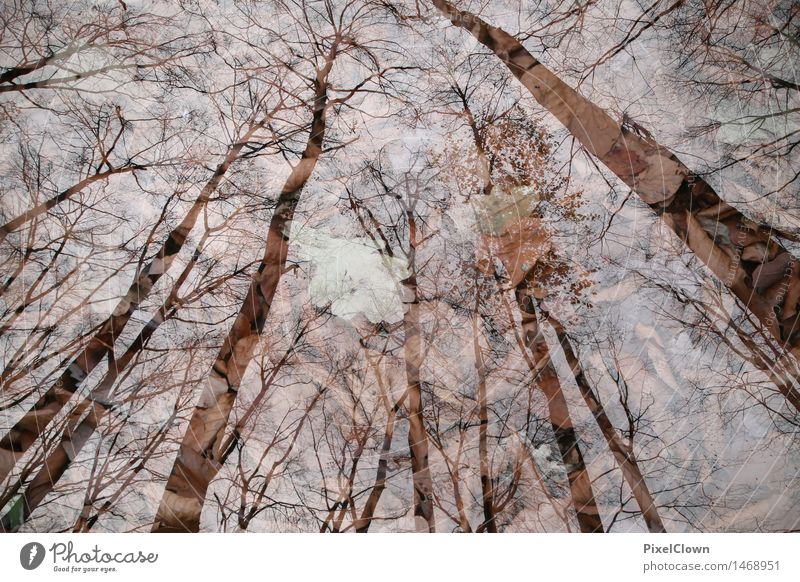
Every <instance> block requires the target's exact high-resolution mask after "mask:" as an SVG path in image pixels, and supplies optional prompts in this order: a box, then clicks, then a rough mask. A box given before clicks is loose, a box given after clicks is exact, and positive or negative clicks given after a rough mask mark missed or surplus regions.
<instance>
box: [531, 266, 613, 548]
mask: <svg viewBox="0 0 800 582" xmlns="http://www.w3.org/2000/svg"><path fill="white" fill-rule="evenodd" d="M530 273H531V272H529V276H528V277H527V278H526V280H525V281H523V282H522V283H520V284H519V285H518V286H517V288H516V297H517V303H518V304H519V307H520V313H521V316H522V332H523V336H524V341H525V345H526V346H527V348H528V350H530V352H531V354H532V355H533V364H534V366H533V368H532V371H533V372H534V374H535V378H534V381H536V382H537V383H538V385H539V386H540V387H541V389H542V392H543V393H544V395H545V398H547V406H548V410H549V413H550V423H551V424H552V427H553V433H555V437H556V444H557V445H558V450H559V452H560V453H561V458H562V460H563V463H564V468H565V470H566V471H567V479H568V480H569V486H570V491H571V493H572V504H573V507H574V508H575V513H576V514H577V517H578V524H579V525H580V528H581V531H582V532H592V533H602V532H603V531H604V530H603V522H602V520H601V519H600V513H599V511H598V508H597V503H596V501H595V498H594V491H593V489H592V481H591V479H590V477H589V472H588V471H587V469H586V464H585V463H584V461H583V455H582V454H581V449H580V446H579V444H578V439H577V436H576V434H575V428H574V427H573V425H572V418H571V417H570V413H569V407H568V406H567V400H566V398H565V397H564V392H563V391H562V390H561V382H560V381H559V379H558V374H557V373H556V371H555V368H554V367H553V363H552V361H551V359H550V350H549V348H548V346H547V341H546V340H545V338H544V336H543V335H542V333H541V330H540V326H539V322H538V319H537V315H536V308H535V298H534V296H533V288H532V286H531V285H530V281H529V280H530V278H531V274H530Z"/></svg>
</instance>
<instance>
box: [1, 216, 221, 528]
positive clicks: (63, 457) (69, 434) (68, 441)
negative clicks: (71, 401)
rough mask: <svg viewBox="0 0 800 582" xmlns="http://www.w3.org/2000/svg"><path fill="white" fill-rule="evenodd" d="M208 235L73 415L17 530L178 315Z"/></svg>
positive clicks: (32, 487) (30, 488)
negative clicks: (120, 381)
mask: <svg viewBox="0 0 800 582" xmlns="http://www.w3.org/2000/svg"><path fill="white" fill-rule="evenodd" d="M208 234H209V231H206V233H205V234H204V235H203V238H202V239H201V240H200V242H199V243H198V245H197V249H195V252H194V254H193V255H192V259H191V260H190V261H189V262H188V263H187V264H186V266H185V267H184V269H183V271H182V272H181V274H180V276H179V277H178V278H177V279H176V281H175V283H174V285H173V287H172V289H171V290H170V293H169V295H168V297H167V299H166V300H165V301H164V303H163V304H162V305H161V307H160V308H159V309H158V311H156V313H155V315H153V317H152V318H151V319H150V321H149V322H148V323H147V324H146V325H145V326H144V327H143V328H142V331H141V333H140V334H139V335H138V336H137V337H136V339H135V340H134V341H133V342H132V343H131V345H130V346H128V349H127V350H126V351H125V353H124V354H123V355H122V356H121V357H120V358H116V359H114V361H113V362H112V365H110V366H109V369H108V371H107V372H106V374H105V376H104V377H103V379H102V380H101V381H100V383H99V384H98V385H97V386H96V387H95V388H94V389H92V391H91V393H90V394H89V395H88V396H87V397H86V398H85V399H84V400H83V402H81V403H80V404H79V405H78V406H76V407H75V409H74V410H73V411H72V412H70V415H69V417H68V418H67V423H66V428H65V429H64V434H63V435H62V437H61V441H60V442H59V444H58V445H57V447H56V448H55V449H54V450H53V451H51V452H50V453H49V454H48V455H47V457H46V458H45V460H44V465H43V466H42V468H41V469H40V470H39V472H38V473H37V474H36V476H35V477H34V478H33V480H32V481H31V482H30V483H29V484H28V485H27V487H26V488H25V493H24V495H23V507H22V513H21V516H20V517H21V518H20V520H19V523H17V524H16V527H15V528H14V529H16V528H18V527H19V526H20V525H22V523H24V522H25V521H27V520H28V518H29V517H30V515H31V514H32V513H33V511H34V510H35V509H36V508H37V507H38V506H39V504H40V503H41V502H42V501H43V500H44V498H45V497H46V496H47V495H48V494H49V493H50V492H51V491H52V490H53V489H54V488H55V486H56V484H57V483H58V481H59V479H61V477H62V476H63V475H64V473H65V472H66V471H67V469H68V468H69V466H70V464H71V463H72V461H73V459H75V457H76V456H78V454H79V453H80V452H81V450H82V449H83V447H84V445H85V444H86V443H87V442H88V441H89V439H90V438H91V436H92V435H93V434H94V431H95V430H96V429H97V427H98V426H99V425H100V423H101V422H102V420H103V418H104V417H105V415H106V413H107V412H108V410H109V409H110V407H111V406H112V402H111V398H112V392H113V391H112V388H113V386H114V383H115V382H116V380H117V378H119V376H120V374H122V372H124V371H125V370H126V369H127V367H128V366H129V365H130V363H131V362H132V361H133V359H134V358H135V357H136V356H137V355H138V354H139V353H140V352H141V351H142V350H143V349H144V347H145V346H146V345H147V344H148V342H149V341H150V338H151V337H153V334H154V333H155V332H156V330H157V329H158V328H159V327H160V326H161V325H162V324H163V323H165V322H166V321H168V320H169V319H170V318H172V317H173V316H174V315H175V314H176V313H177V312H178V307H179V306H180V304H181V302H180V299H179V295H178V294H179V292H180V288H181V287H182V286H183V284H184V283H185V282H186V279H187V278H188V277H189V275H190V274H191V272H192V270H193V269H194V267H195V265H196V264H197V261H198V260H199V259H200V256H201V254H202V251H203V248H204V247H205V243H206V241H207V238H208ZM226 279H227V278H226ZM221 282H222V281H216V282H214V284H212V285H211V286H210V288H214V287H218V286H219V284H220V283H221ZM88 409H91V410H90V412H89V413H88V414H87V415H86V416H85V417H84V413H85V412H86V411H87V410H88ZM21 485H22V483H20V486H21ZM10 529H11V528H10V524H9V523H7V520H6V519H4V520H3V522H2V523H0V531H10Z"/></svg>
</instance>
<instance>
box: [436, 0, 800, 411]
mask: <svg viewBox="0 0 800 582" xmlns="http://www.w3.org/2000/svg"><path fill="white" fill-rule="evenodd" d="M431 2H432V4H433V5H434V6H435V7H436V8H437V9H438V10H439V11H440V12H441V13H442V14H443V15H444V16H445V17H447V18H448V19H449V20H450V21H451V22H452V23H453V25H455V26H457V27H460V28H463V29H464V30H466V31H468V32H469V33H471V34H472V35H473V36H474V37H475V38H476V39H477V40H478V41H479V42H480V43H481V44H483V45H484V46H485V47H486V48H488V49H489V50H491V51H492V52H494V53H495V54H496V55H497V56H498V58H499V59H500V60H501V61H502V62H503V63H504V64H505V65H506V66H507V67H508V68H509V69H510V71H511V72H512V73H513V74H514V76H515V77H517V79H519V81H520V82H521V83H522V84H523V85H524V86H525V88H526V89H528V91H529V92H530V93H531V95H532V96H533V97H534V98H535V99H536V101H537V102H538V103H539V104H540V105H541V106H542V107H544V108H545V109H546V110H548V111H549V112H550V113H552V114H553V115H554V116H555V117H556V118H557V119H558V120H559V121H560V122H561V123H562V124H563V125H564V126H565V127H566V128H567V129H568V130H569V131H570V133H571V134H572V135H573V136H574V137H575V139H577V140H578V142H579V143H580V144H581V145H583V146H584V147H585V148H586V149H587V150H588V151H589V152H590V153H591V154H593V155H594V156H596V157H597V158H598V159H599V160H600V161H601V162H602V163H603V164H604V165H605V166H606V167H607V168H608V169H609V170H611V171H612V172H613V173H614V174H616V175H617V177H619V179H620V180H622V181H623V182H624V183H625V184H627V185H628V186H629V187H630V188H631V189H632V190H633V191H635V192H636V193H637V194H638V195H639V197H640V198H641V200H642V201H644V202H645V203H646V204H648V205H649V206H650V207H651V208H652V209H653V210H654V211H655V212H656V214H657V215H659V216H660V217H661V218H662V219H663V220H664V222H665V223H666V224H667V225H668V226H669V227H670V228H671V229H672V230H673V231H674V232H675V234H676V235H678V237H680V239H681V240H683V241H684V242H685V244H686V245H687V246H688V247H689V249H690V250H691V251H692V252H693V253H694V254H695V255H696V256H697V258H698V259H700V260H701V261H703V263H705V265H706V266H707V267H708V268H709V269H710V270H711V271H712V272H713V273H714V274H715V275H716V276H717V277H718V278H719V279H720V280H721V281H722V283H723V284H724V285H725V286H726V287H727V288H728V289H730V290H731V292H732V293H733V294H734V295H735V296H736V297H738V298H739V299H740V300H741V301H742V303H743V304H744V305H745V306H746V307H747V309H749V310H750V312H752V313H753V314H754V315H755V316H756V317H757V319H758V320H759V322H760V323H761V324H762V325H763V326H764V327H765V328H766V329H767V330H768V331H769V334H770V335H771V336H772V337H773V338H774V340H775V341H776V342H777V344H778V347H777V350H776V351H777V352H778V353H777V356H776V357H777V358H779V359H780V358H789V359H790V360H792V364H793V366H792V372H791V373H790V374H791V377H792V379H793V380H794V381H797V379H798V378H799V377H800V373H798V371H797V370H798V368H797V361H798V359H800V309H799V307H800V306H799V305H798V301H800V296H799V295H798V291H800V269H797V268H795V267H796V265H797V262H798V260H797V259H796V258H795V257H793V256H792V255H791V254H790V253H789V252H788V251H787V250H786V249H785V248H784V247H783V246H782V245H781V244H780V243H779V242H778V241H777V240H776V239H775V238H774V237H772V236H770V232H769V229H768V228H763V227H761V226H760V225H758V224H756V223H755V222H753V221H751V220H749V219H747V218H746V217H745V216H743V215H742V214H741V213H740V212H739V211H738V210H736V209H735V208H733V207H732V206H730V205H728V204H727V203H725V202H724V201H723V200H722V199H721V198H720V197H719V196H718V195H717V193H716V192H715V191H714V189H713V188H712V187H711V186H710V185H709V184H708V183H707V182H706V181H705V180H703V178H702V177H700V176H698V175H697V174H694V173H692V172H691V171H690V170H689V169H688V168H687V167H686V166H685V165H684V164H683V163H682V162H681V161H680V160H678V158H677V157H676V156H675V155H674V154H673V153H672V152H670V151H669V150H667V149H666V148H664V147H663V146H661V145H659V144H658V143H656V142H655V141H654V140H653V139H652V138H650V137H643V136H642V135H639V134H638V133H635V132H634V131H632V130H630V129H628V128H627V127H625V126H624V125H622V124H621V123H619V122H617V121H615V120H614V119H612V118H611V117H610V116H609V115H608V114H607V113H606V112H605V111H604V110H603V109H601V108H600V107H598V106H597V105H595V104H594V103H592V102H591V101H589V100H588V99H585V98H584V97H582V96H581V95H579V94H578V93H577V92H576V91H575V90H574V89H572V88H571V87H569V86H568V85H566V84H565V83H564V82H563V81H561V79H559V78H558V77H557V76H556V75H555V74H553V73H552V72H551V71H550V70H549V69H547V68H546V67H545V66H544V65H542V64H541V63H540V62H539V61H537V60H536V59H535V58H534V57H533V56H532V55H531V54H530V53H529V52H528V51H527V50H526V49H525V47H524V46H522V44H521V43H520V42H519V41H518V40H517V39H515V38H514V37H512V36H511V35H509V34H508V33H506V32H505V31H503V30H501V29H499V28H497V27H494V26H491V25H489V24H488V23H487V22H485V21H483V20H482V19H480V18H478V17H477V16H475V15H474V14H471V13H470V12H466V11H461V10H458V9H457V8H455V7H454V6H453V5H452V4H451V3H450V2H447V0H431ZM778 387H779V389H780V390H781V392H782V393H783V394H784V395H785V396H786V397H787V399H788V400H789V401H790V403H791V404H792V405H793V406H794V407H795V408H798V407H799V406H800V396H798V391H797V389H796V388H794V387H793V386H792V385H791V383H790V382H782V383H780V384H779V385H778ZM798 409H800V408H798Z"/></svg>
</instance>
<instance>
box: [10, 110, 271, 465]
mask: <svg viewBox="0 0 800 582" xmlns="http://www.w3.org/2000/svg"><path fill="white" fill-rule="evenodd" d="M258 127H260V124H256V123H254V124H253V125H252V126H251V127H250V129H249V131H248V132H247V133H246V134H245V135H244V136H243V138H242V139H241V140H240V141H239V142H238V143H236V144H234V145H232V146H231V147H230V148H229V149H228V152H227V154H226V155H225V159H224V160H223V161H222V162H221V163H220V164H219V165H218V166H217V169H216V171H215V172H214V175H213V176H212V178H211V179H210V180H209V181H208V182H207V183H206V184H205V186H204V187H203V189H202V191H201V192H200V195H199V196H198V198H197V199H196V200H195V202H194V204H193V205H192V207H191V209H190V210H189V212H188V213H187V214H186V216H184V218H183V220H182V221H181V223H180V224H179V225H178V226H177V227H176V228H175V229H174V230H172V232H170V233H169V236H168V237H167V240H166V241H165V242H164V244H163V246H162V247H161V248H160V249H159V251H158V253H157V254H156V256H155V258H154V259H153V260H152V261H150V263H148V264H147V265H146V266H145V267H144V268H142V269H141V270H140V271H139V272H138V273H137V275H136V278H135V279H134V281H133V283H132V284H131V286H130V288H129V289H128V292H127V293H126V294H125V296H124V297H123V298H122V299H121V300H120V302H119V303H118V304H117V306H116V308H115V309H114V311H113V312H112V314H111V315H110V316H109V318H108V319H107V320H106V321H105V322H103V324H102V326H101V328H100V330H99V331H98V332H97V333H96V334H95V335H94V336H93V337H92V338H91V339H89V341H88V342H87V343H86V347H85V348H84V349H83V350H81V352H80V353H79V354H78V355H77V356H76V357H75V358H74V359H73V360H72V361H71V362H70V364H69V365H68V366H67V368H66V369H65V370H64V372H63V373H62V374H61V376H60V377H59V379H58V380H56V382H55V383H54V384H53V385H52V386H51V387H50V388H49V389H48V390H47V391H46V392H45V393H44V394H43V395H42V396H41V397H40V398H39V400H37V401H36V403H35V404H34V405H33V407H32V408H31V409H30V410H28V412H27V413H26V414H25V415H24V416H23V417H22V418H21V419H20V420H19V421H18V422H17V423H16V424H15V425H14V426H13V427H12V428H11V430H10V431H9V432H8V434H6V435H5V436H4V437H3V438H2V439H1V440H0V480H2V479H4V478H5V477H7V476H8V474H9V472H10V471H11V470H12V469H13V467H14V465H15V464H16V462H17V460H18V459H19V458H20V457H21V456H23V455H24V454H25V452H26V451H27V450H28V448H29V447H30V446H31V445H32V444H33V443H34V442H35V441H36V439H37V438H38V437H39V435H40V434H42V431H44V429H45V428H46V427H47V425H48V424H49V423H50V421H51V420H52V419H53V417H55V416H56V414H58V412H59V411H60V410H61V409H62V408H63V407H64V406H65V405H66V404H67V402H69V400H70V399H71V398H72V395H73V394H75V392H76V391H77V390H78V388H79V387H80V386H81V384H82V383H83V381H84V379H86V377H87V376H88V375H89V374H90V373H91V372H92V370H94V368H95V367H96V366H97V364H99V363H100V362H101V361H102V360H103V358H105V357H106V356H107V355H108V354H109V353H111V352H112V351H113V349H114V342H115V341H116V339H117V337H118V336H119V335H120V334H121V333H122V331H123V330H124V328H125V326H126V325H127V323H128V321H130V318H131V316H132V315H133V314H134V312H135V311H136V310H137V309H138V307H139V305H140V304H141V302H142V301H144V300H145V299H146V298H147V297H148V296H149V295H150V291H151V290H152V288H153V286H154V285H155V284H156V282H157V281H158V280H159V279H160V278H161V276H162V275H163V274H164V273H166V272H167V271H168V270H169V268H170V266H171V265H172V263H173V261H174V260H175V257H176V256H177V255H178V253H179V252H180V251H181V249H182V248H183V244H184V243H185V242H186V238H187V237H188V236H189V232H190V231H191V230H192V228H193V227H194V225H195V223H196V222H197V219H198V217H199V216H200V213H201V211H202V210H203V208H205V205H206V204H207V203H208V200H209V198H210V197H211V194H212V193H213V192H214V191H215V190H216V189H217V187H218V186H219V184H220V183H221V182H222V178H223V176H224V175H225V173H226V172H227V171H228V169H229V168H230V166H231V164H232V163H233V162H234V161H235V160H236V159H237V158H238V157H239V153H240V152H241V150H242V148H243V147H244V145H245V144H246V143H247V141H248V140H249V139H250V137H251V136H252V135H253V133H255V131H256V130H257V129H258Z"/></svg>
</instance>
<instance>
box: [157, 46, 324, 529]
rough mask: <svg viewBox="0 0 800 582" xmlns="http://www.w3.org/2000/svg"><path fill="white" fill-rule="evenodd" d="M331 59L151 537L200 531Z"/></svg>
mask: <svg viewBox="0 0 800 582" xmlns="http://www.w3.org/2000/svg"><path fill="white" fill-rule="evenodd" d="M335 58H336V48H335V45H334V48H333V49H332V50H331V52H330V53H329V55H328V58H327V62H326V63H325V66H324V67H323V68H322V69H320V70H318V72H317V77H316V80H315V96H314V104H313V110H314V114H313V120H312V123H311V131H310V135H309V138H308V141H307V143H306V148H305V150H304V151H303V155H302V157H301V158H300V161H299V162H298V163H297V165H296V166H295V167H294V168H293V169H292V172H291V173H290V175H289V177H288V179H287V180H286V183H285V184H284V185H283V189H282V190H281V193H280V195H279V196H278V201H277V205H276V207H275V211H274V212H273V215H272V219H271V220H270V224H269V230H268V232H267V244H266V249H265V252H264V257H263V259H262V260H261V264H260V265H259V268H258V272H257V274H256V275H255V276H254V277H253V281H252V282H251V284H250V287H249V289H248V291H247V295H246V296H245V299H244V302H243V303H242V306H241V308H240V310H239V313H238V315H237V316H236V320H235V321H234V323H233V327H232V328H231V330H230V332H229V333H228V337H227V338H226V340H225V342H224V344H223V345H222V349H221V350H220V352H219V354H218V355H217V358H216V360H215V362H214V364H213V366H212V368H211V371H210V372H209V376H208V378H207V380H206V381H205V388H204V390H203V393H202V395H201V396H200V401H199V402H198V403H197V405H196V406H195V409H194V412H193V414H192V418H191V420H190V421H189V427H188V429H187V430H186V434H185V436H184V438H183V441H182V443H181V447H180V450H179V451H178V456H177V458H176V459H175V463H174V465H173V467H172V471H171V472H170V475H169V478H168V480H167V484H166V489H165V491H164V496H163V497H162V499H161V504H160V506H159V508H158V512H157V513H156V517H155V521H154V524H153V528H152V531H153V532H157V533H167V532H196V531H198V530H199V528H200V514H201V512H202V509H203V504H204V502H205V495H206V491H207V490H208V486H209V484H210V483H211V480H212V479H213V478H214V476H216V474H217V473H218V472H219V470H220V468H221V462H220V459H221V455H222V454H223V453H224V450H223V449H222V447H221V445H222V437H223V435H224V433H225V427H226V424H227V421H228V417H229V416H230V412H231V409H232V408H233V404H234V402H235V400H236V396H237V394H238V391H239V386H240V384H241V381H242V377H243V376H244V373H245V370H246V368H247V366H248V364H249V363H250V360H251V359H252V356H253V349H254V348H255V345H256V343H258V339H259V336H260V334H261V331H262V330H263V328H264V322H265V321H266V318H267V316H268V315H269V312H270V309H271V307H272V300H273V299H274V297H275V293H276V291H277V290H278V284H279V283H280V280H281V276H282V275H283V271H284V269H285V267H286V258H287V256H288V252H289V231H290V229H291V225H292V220H293V218H294V212H295V209H296V208H297V205H298V203H299V201H300V196H301V194H302V191H303V187H304V186H305V185H306V183H307V182H308V180H309V178H310V177H311V174H312V173H313V171H314V167H315V166H316V164H317V160H319V157H320V155H321V153H322V143H323V140H324V137H325V112H326V108H327V105H328V92H327V77H328V74H329V73H330V70H331V67H332V66H333V61H334V59H335Z"/></svg>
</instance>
